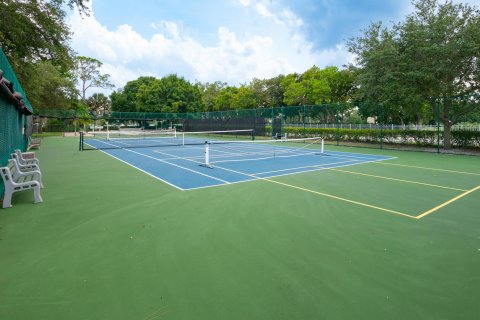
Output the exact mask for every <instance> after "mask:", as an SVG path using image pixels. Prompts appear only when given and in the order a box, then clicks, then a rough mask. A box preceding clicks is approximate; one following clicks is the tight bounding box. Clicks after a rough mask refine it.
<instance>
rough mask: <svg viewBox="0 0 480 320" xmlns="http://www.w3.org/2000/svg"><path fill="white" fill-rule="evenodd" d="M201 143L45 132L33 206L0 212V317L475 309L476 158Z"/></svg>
mask: <svg viewBox="0 0 480 320" xmlns="http://www.w3.org/2000/svg"><path fill="white" fill-rule="evenodd" d="M241 138H242V140H243V139H244V137H241ZM202 139H203V140H205V139H204V138H202ZM103 141H104V142H106V140H105V139H103ZM254 141H259V140H258V139H256V140H254ZM85 143H89V144H94V142H93V139H90V140H88V141H87V140H86V141H85ZM108 143H114V142H113V141H110V142H108ZM198 143H199V144H190V145H175V146H157V147H148V148H146V147H139V148H125V147H122V148H118V147H115V148H107V149H102V150H92V151H78V137H76V138H59V137H53V138H45V139H43V144H42V148H41V149H40V150H38V151H37V154H38V157H39V158H40V160H41V162H42V166H44V169H43V171H44V172H45V180H44V184H45V185H46V186H48V187H46V188H45V189H44V190H43V197H44V199H45V200H46V201H44V203H42V204H41V205H36V206H32V205H31V204H30V203H29V200H28V199H27V198H28V196H29V195H28V194H25V195H23V194H19V195H18V196H16V197H15V198H14V201H15V202H16V204H15V206H14V207H13V208H12V209H9V210H10V211H8V214H5V215H3V216H2V221H3V222H4V224H3V225H4V227H2V230H1V231H0V232H1V235H2V238H3V240H2V246H1V247H0V250H1V252H2V254H3V256H4V257H7V258H5V259H2V262H1V264H2V270H3V272H4V274H3V275H2V279H3V286H2V292H3V294H2V297H3V298H2V300H1V305H2V311H1V312H2V313H3V315H6V316H8V315H19V314H20V315H22V317H27V318H28V317H29V316H32V315H42V314H44V315H49V314H51V310H52V309H54V310H55V313H56V314H60V315H62V316H63V317H67V318H71V319H82V318H85V315H89V314H90V315H92V317H98V316H99V315H106V317H107V318H108V317H112V316H114V317H119V318H126V317H125V316H124V315H125V314H128V315H129V317H131V318H140V319H143V318H147V319H149V318H148V317H149V316H150V315H151V316H150V317H152V318H153V319H155V316H157V315H162V317H163V318H166V319H179V318H185V317H186V318H189V317H191V316H192V317H193V316H195V317H197V316H198V317H200V318H216V319H221V318H225V317H227V318H231V319H244V318H245V317H247V318H255V317H258V316H259V315H262V314H263V315H265V316H266V317H271V316H272V315H275V318H279V319H291V318H296V317H300V318H315V317H316V316H317V315H319V314H320V315H323V316H325V317H333V318H337V317H340V318H342V317H344V318H353V317H355V314H354V310H362V317H361V318H384V317H389V318H392V319H404V318H405V317H410V318H422V317H426V318H432V319H433V318H435V317H439V318H444V319H446V318H449V317H450V316H452V317H456V318H459V319H469V318H471V316H472V315H473V314H476V311H477V308H478V305H477V299H476V297H477V293H478V286H477V284H478V281H479V280H478V277H477V274H478V266H479V249H480V248H479V246H478V243H479V238H478V237H479V234H478V209H479V200H480V195H479V194H480V192H479V190H478V188H479V187H478V186H479V180H480V179H479V178H480V171H479V170H478V168H479V166H478V161H479V160H478V158H476V157H471V156H451V155H438V154H429V153H418V152H402V151H388V150H373V149H365V148H352V147H337V146H334V145H331V144H328V143H327V144H325V146H324V150H323V151H322V149H321V148H322V147H321V142H318V141H315V143H312V141H309V143H307V141H301V142H299V141H295V142H288V141H277V142H272V141H266V142H263V141H262V142H260V141H259V142H250V143H247V142H233V143H228V144H220V146H218V145H217V146H215V144H213V143H212V144H209V146H210V147H211V148H210V150H209V152H210V160H209V165H207V164H206V157H205V147H206V145H205V141H203V142H202V141H200V142H198ZM181 144H182V143H181ZM244 144H248V147H246V146H245V145H244ZM225 148H227V149H225ZM252 149H253V150H252ZM259 149H261V150H262V151H259ZM261 157H263V158H265V159H259V158H261ZM240 159H241V160H242V161H237V160H240ZM252 159H254V160H252ZM66 179H68V183H66ZM13 252H15V254H13ZM8 257H10V258H8ZM28 261H35V268H33V269H32V268H31V266H30V263H28ZM19 284H21V286H19ZM124 300H128V301H129V303H128V305H129V307H128V308H126V307H125V304H124V303H120V301H124ZM439 301H442V303H439ZM406 304H407V305H409V308H405V305H406ZM20 305H22V306H23V307H22V308H19V306H20ZM247 305H248V306H249V307H248V308H247V307H246V306H247ZM345 305H349V306H350V307H349V308H344V306H345ZM367 305H368V307H367ZM86 306H88V309H85V308H86ZM20 310H21V311H20ZM107 314H108V316H107ZM7 318H10V317H7ZM13 318H15V317H13ZM39 318H42V316H39Z"/></svg>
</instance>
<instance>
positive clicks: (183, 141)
mask: <svg viewBox="0 0 480 320" xmlns="http://www.w3.org/2000/svg"><path fill="white" fill-rule="evenodd" d="M175 135H176V133H175ZM184 145H185V132H182V146H184Z"/></svg>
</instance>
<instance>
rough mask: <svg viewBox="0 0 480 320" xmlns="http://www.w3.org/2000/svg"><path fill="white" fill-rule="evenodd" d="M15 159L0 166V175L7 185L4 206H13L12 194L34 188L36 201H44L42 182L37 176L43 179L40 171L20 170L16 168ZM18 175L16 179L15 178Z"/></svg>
mask: <svg viewBox="0 0 480 320" xmlns="http://www.w3.org/2000/svg"><path fill="white" fill-rule="evenodd" d="M14 161H15V160H14V159H10V160H8V166H7V167H1V168H0V175H1V176H2V179H3V184H4V186H5V193H4V195H3V203H2V208H11V207H12V195H13V193H15V192H19V191H26V190H30V189H33V195H34V198H35V203H39V202H43V200H42V196H41V195H40V188H41V182H40V181H38V180H35V178H37V179H38V178H39V179H41V174H40V171H36V170H35V171H31V172H19V171H18V170H16V166H15V163H14ZM14 176H15V177H16V179H15V178H14Z"/></svg>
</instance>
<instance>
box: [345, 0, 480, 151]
mask: <svg viewBox="0 0 480 320" xmlns="http://www.w3.org/2000/svg"><path fill="white" fill-rule="evenodd" d="M413 5H414V7H415V11H414V13H412V14H410V15H408V16H407V18H406V20H405V21H404V22H402V23H399V24H397V25H395V26H394V27H392V28H390V29H389V28H386V27H384V26H382V24H381V23H375V24H372V25H371V26H370V28H369V29H367V31H366V32H365V34H364V35H363V36H361V37H359V38H354V39H352V40H350V41H349V49H350V51H351V52H353V53H355V54H356V55H357V57H358V59H357V61H356V63H357V67H358V68H357V72H358V75H359V76H358V79H357V85H358V88H359V90H358V98H359V99H361V100H363V101H370V102H378V103H381V104H383V105H386V106H387V111H389V112H390V113H391V114H392V116H393V115H394V114H395V113H396V114H397V116H398V117H401V118H407V119H408V118H409V119H415V118H416V119H419V118H421V117H422V114H424V113H425V110H424V106H425V105H429V106H430V110H431V111H430V115H431V116H433V115H434V114H435V113H436V108H437V106H438V104H439V103H440V105H441V112H440V118H441V121H442V123H443V125H444V145H445V147H446V148H449V147H451V139H450V128H451V126H452V125H453V124H455V123H456V122H457V121H459V120H460V119H462V116H463V115H465V114H466V113H470V112H472V111H473V109H474V108H475V106H476V104H474V103H462V102H459V101H458V98H456V97H458V96H465V95H471V94H475V93H479V92H480V62H479V61H480V59H479V57H480V12H479V10H478V9H476V8H474V7H472V6H470V5H467V4H454V3H452V2H451V1H446V2H445V3H443V4H440V3H439V1H438V0H415V1H413ZM439 99H440V102H439Z"/></svg>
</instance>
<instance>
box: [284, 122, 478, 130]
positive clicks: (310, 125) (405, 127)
mask: <svg viewBox="0 0 480 320" xmlns="http://www.w3.org/2000/svg"><path fill="white" fill-rule="evenodd" d="M284 126H285V127H298V128H303V127H304V124H303V123H285V124H284ZM338 127H339V128H340V129H374V130H379V129H380V128H382V129H383V130H425V131H434V130H437V125H423V124H403V125H398V124H384V125H383V126H380V125H378V124H371V123H365V124H351V123H339V124H338ZM305 128H325V129H327V128H330V129H335V128H337V124H336V123H305ZM440 130H441V131H443V125H440ZM451 130H464V131H480V124H475V125H461V124H455V125H453V126H452V128H451Z"/></svg>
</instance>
